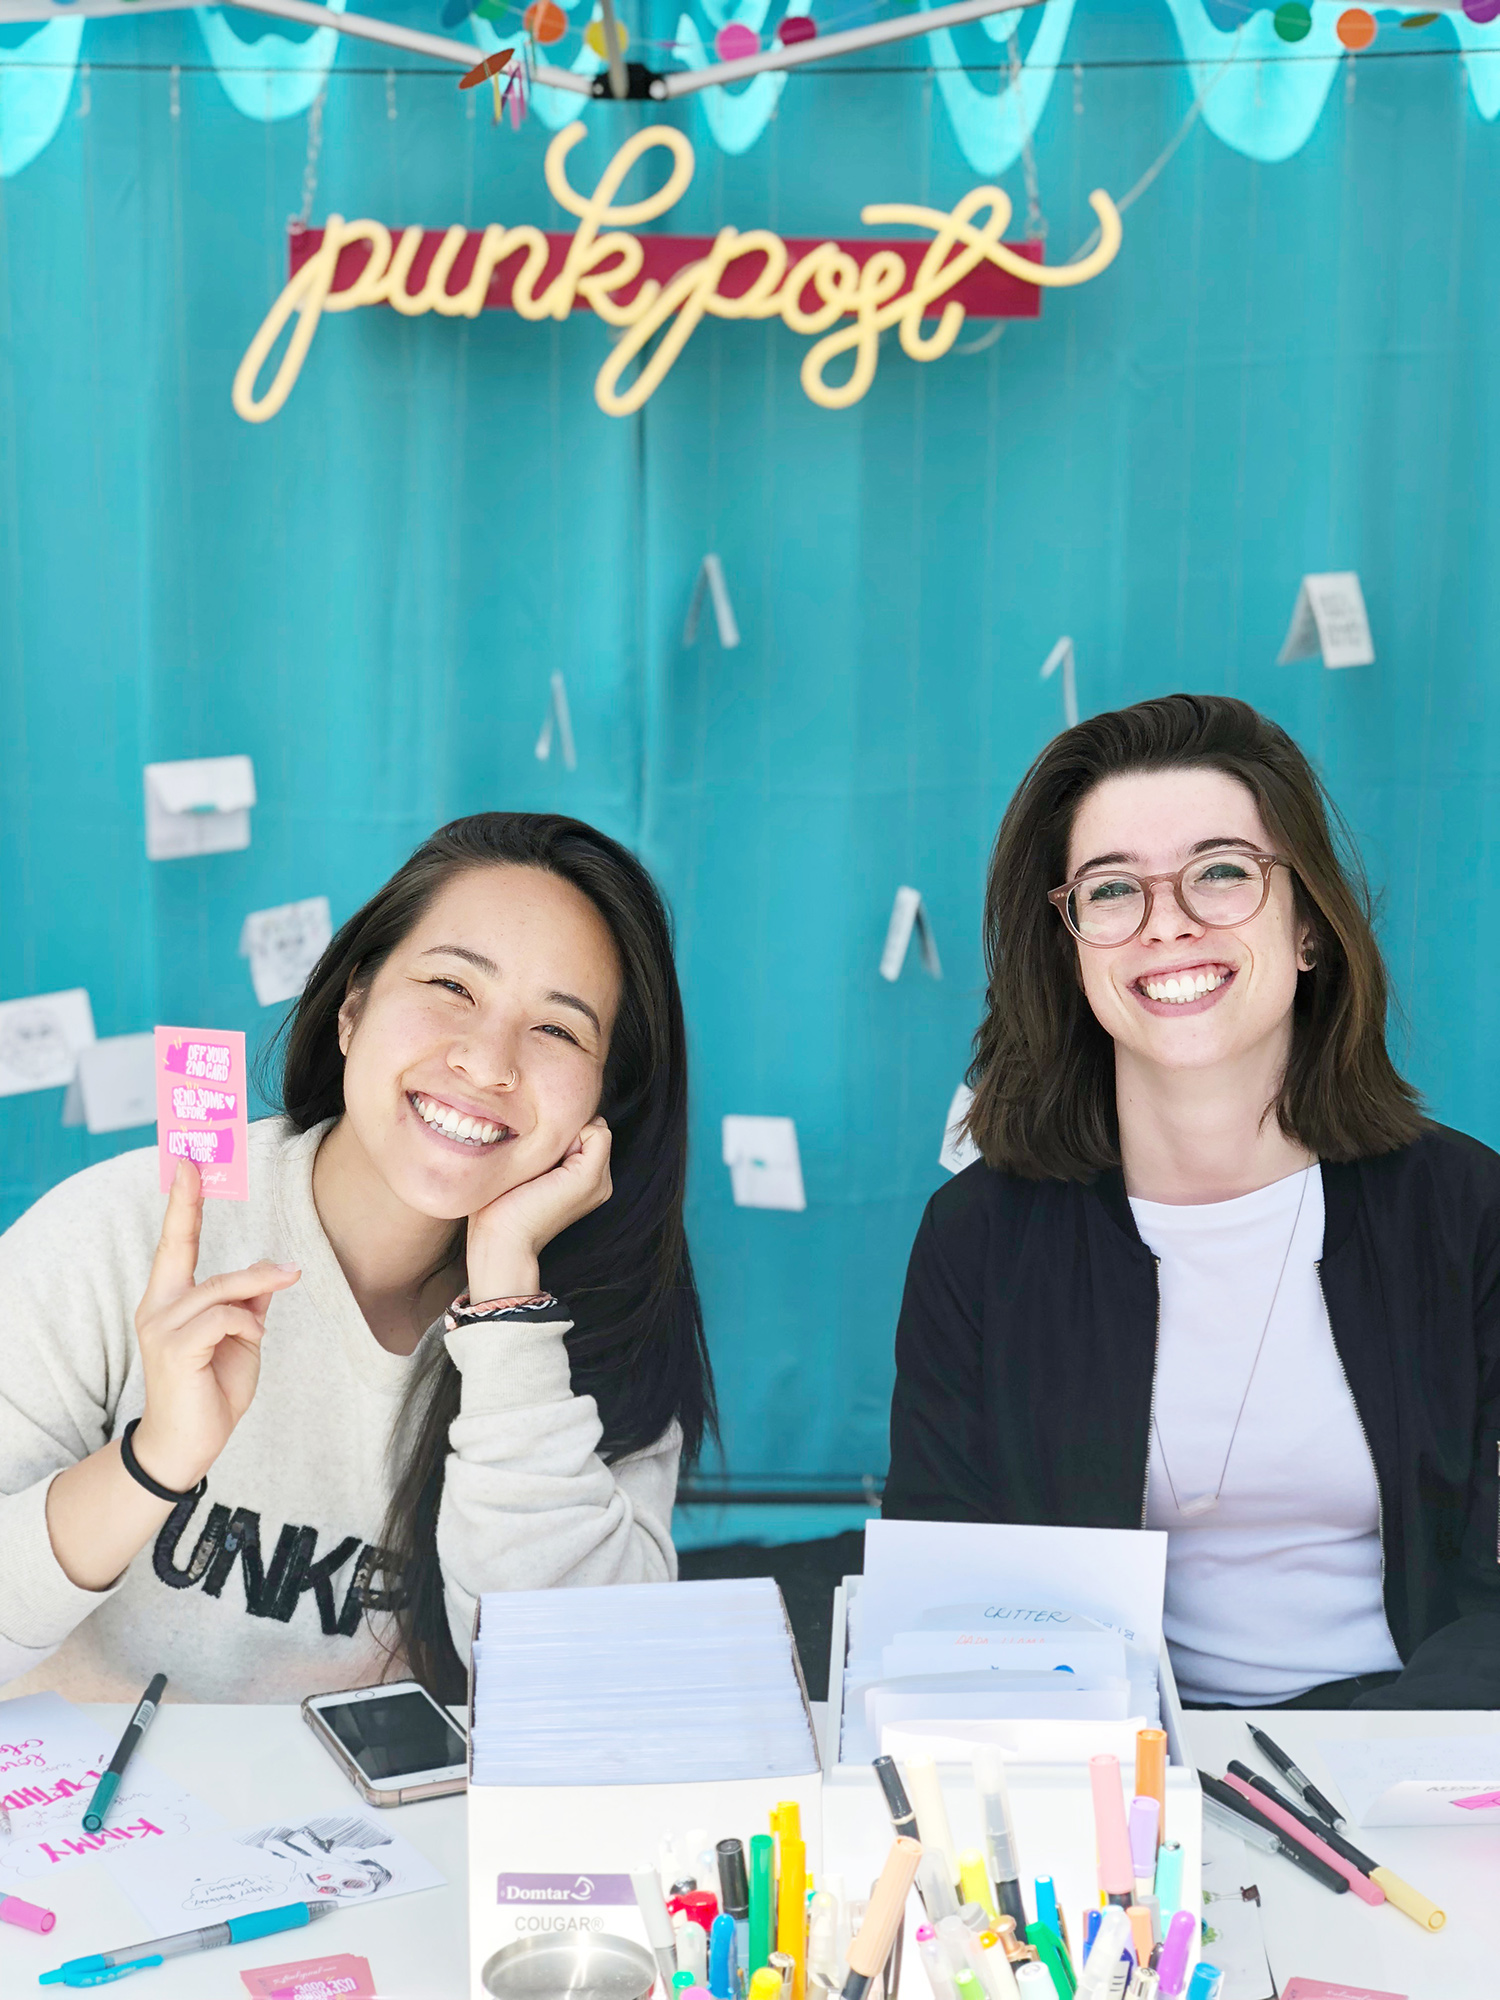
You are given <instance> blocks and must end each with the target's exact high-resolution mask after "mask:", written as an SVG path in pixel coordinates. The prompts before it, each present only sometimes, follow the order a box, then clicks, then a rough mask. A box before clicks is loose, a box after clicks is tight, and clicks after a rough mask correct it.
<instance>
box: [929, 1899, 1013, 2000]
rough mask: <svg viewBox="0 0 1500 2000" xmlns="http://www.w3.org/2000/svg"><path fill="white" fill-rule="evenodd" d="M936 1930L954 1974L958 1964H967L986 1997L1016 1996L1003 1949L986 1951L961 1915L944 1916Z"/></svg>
mask: <svg viewBox="0 0 1500 2000" xmlns="http://www.w3.org/2000/svg"><path fill="white" fill-rule="evenodd" d="M937 1934H938V1938H939V1940H940V1941H941V1943H942V1947H943V1950H944V1951H945V1952H946V1953H947V1955H948V1963H949V1964H950V1965H951V1966H952V1967H953V1968H954V1976H955V1978H956V1977H957V1971H958V1968H959V1967H960V1966H964V1967H967V1969H968V1970H969V1971H970V1972H971V1973H972V1974H973V1975H974V1977H975V1979H977V1980H978V1982H979V1989H980V1992H981V1993H982V1994H983V1995H984V1996H985V2000H1016V1980H1015V1974H1014V1973H1013V1972H1012V1971H1011V1969H1010V1965H1009V1962H1008V1961H1007V1959H1006V1956H1005V1953H1004V1952H1003V1951H986V1950H985V1948H984V1946H983V1945H982V1944H981V1943H980V1942H979V1939H978V1938H977V1937H976V1936H975V1934H974V1932H973V1931H971V1930H970V1929H969V1928H968V1926H967V1925H966V1924H965V1923H964V1921H963V1919H962V1917H944V1918H943V1920H942V1922H941V1923H940V1924H939V1925H938V1926H937Z"/></svg>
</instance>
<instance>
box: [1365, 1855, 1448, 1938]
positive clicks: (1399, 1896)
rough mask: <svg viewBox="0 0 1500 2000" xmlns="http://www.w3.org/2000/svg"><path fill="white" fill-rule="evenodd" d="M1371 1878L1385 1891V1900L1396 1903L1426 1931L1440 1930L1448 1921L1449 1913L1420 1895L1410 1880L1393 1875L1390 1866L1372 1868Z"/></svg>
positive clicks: (1397, 1906)
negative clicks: (1406, 1880)
mask: <svg viewBox="0 0 1500 2000" xmlns="http://www.w3.org/2000/svg"><path fill="white" fill-rule="evenodd" d="M1370 1880H1371V1881H1372V1882H1374V1883H1376V1884H1377V1885H1378V1887H1380V1888H1381V1889H1383V1890H1384V1891H1385V1900H1386V1901H1387V1902H1388V1903H1394V1904H1395V1906H1396V1908H1397V1909H1398V1910H1400V1912H1401V1913H1402V1915H1403V1916H1407V1917H1410V1918H1411V1920H1412V1922H1413V1923H1418V1924H1420V1925H1421V1926H1422V1928H1423V1930H1425V1931H1440V1930H1441V1929H1442V1928H1443V1925H1444V1924H1445V1923H1447V1921H1448V1917H1447V1913H1446V1912H1445V1911H1443V1910H1440V1909H1439V1908H1438V1906H1437V1904H1436V1903H1429V1902H1428V1900H1427V1898H1426V1897H1425V1896H1419V1895H1418V1894H1417V1892H1416V1890H1415V1889H1414V1888H1413V1887H1412V1886H1411V1884H1410V1882H1403V1881H1402V1880H1401V1877H1400V1876H1399V1875H1393V1874H1392V1873H1391V1871H1390V1869H1389V1868H1372V1869H1371V1870H1370Z"/></svg>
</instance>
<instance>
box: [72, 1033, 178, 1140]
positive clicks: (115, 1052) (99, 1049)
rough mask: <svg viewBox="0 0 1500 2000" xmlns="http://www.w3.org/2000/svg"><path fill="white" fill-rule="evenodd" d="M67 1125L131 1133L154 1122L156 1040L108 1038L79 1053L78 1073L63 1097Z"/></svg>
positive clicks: (151, 1036) (146, 1037) (147, 1035)
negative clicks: (140, 1126)
mask: <svg viewBox="0 0 1500 2000" xmlns="http://www.w3.org/2000/svg"><path fill="white" fill-rule="evenodd" d="M62 1122H63V1123H64V1125H86V1126H87V1127H88V1129H89V1130H90V1132H132V1131H134V1130H135V1128H136V1127H137V1126H138V1125H154V1124H155V1123H156V1037H155V1035H154V1034H153V1033H152V1032H151V1030H150V1029H149V1028H148V1029H147V1030H146V1032H145V1033H144V1034H141V1035H106V1036H105V1038H104V1040H103V1041H102V1042H90V1043H89V1044H88V1046H87V1047H86V1048H82V1049H80V1050H79V1051H78V1073H77V1075H76V1076H75V1077H74V1078H73V1081H72V1082H71V1083H70V1084H69V1085H68V1091H67V1095H66V1096H65V1097H64V1099H63V1113H62Z"/></svg>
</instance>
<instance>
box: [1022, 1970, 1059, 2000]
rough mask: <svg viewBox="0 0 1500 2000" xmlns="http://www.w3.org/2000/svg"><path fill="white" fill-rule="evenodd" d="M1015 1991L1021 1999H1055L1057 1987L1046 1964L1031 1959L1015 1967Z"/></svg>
mask: <svg viewBox="0 0 1500 2000" xmlns="http://www.w3.org/2000/svg"><path fill="white" fill-rule="evenodd" d="M1016 1991H1017V1993H1019V1995H1020V1996H1021V2000H1055V1995H1056V1992H1057V1989H1056V1987H1055V1986H1054V1985H1053V1984H1052V1974H1051V1973H1050V1972H1049V1971H1048V1970H1047V1968H1046V1966H1045V1965H1038V1964H1037V1963H1036V1961H1035V1960H1033V1961H1032V1962H1031V1963H1030V1964H1027V1965H1018V1966H1017V1967H1016Z"/></svg>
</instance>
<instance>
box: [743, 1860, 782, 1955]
mask: <svg viewBox="0 0 1500 2000" xmlns="http://www.w3.org/2000/svg"><path fill="white" fill-rule="evenodd" d="M775 1849H776V1843H775V1841H774V1840H773V1839H772V1838H771V1836H770V1834H768V1833H757V1834H753V1835H752V1836H751V1839H750V1958H749V1968H750V1974H751V1977H752V1978H753V1977H754V1975H755V1974H756V1973H757V1972H759V1971H760V1970H761V1968H762V1967H763V1966H765V1965H769V1964H770V1961H771V1951H772V1947H773V1946H774V1945H775V1943H776V1875H775V1859H776V1855H775Z"/></svg>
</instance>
